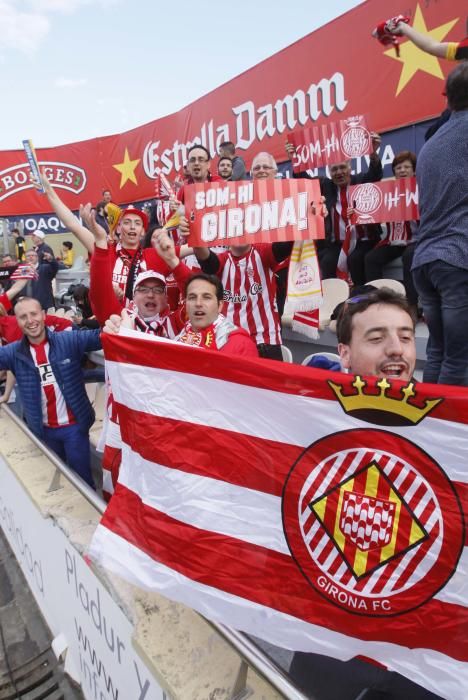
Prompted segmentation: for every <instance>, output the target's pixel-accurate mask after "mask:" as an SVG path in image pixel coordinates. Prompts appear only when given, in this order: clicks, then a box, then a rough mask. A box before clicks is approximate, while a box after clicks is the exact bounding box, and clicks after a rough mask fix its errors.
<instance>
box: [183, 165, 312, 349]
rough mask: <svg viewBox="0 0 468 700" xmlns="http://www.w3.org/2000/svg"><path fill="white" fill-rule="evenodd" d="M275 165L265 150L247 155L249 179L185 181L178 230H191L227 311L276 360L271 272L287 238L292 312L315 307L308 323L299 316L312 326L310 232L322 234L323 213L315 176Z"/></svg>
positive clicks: (277, 336) (284, 252) (277, 332)
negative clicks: (218, 249)
mask: <svg viewBox="0 0 468 700" xmlns="http://www.w3.org/2000/svg"><path fill="white" fill-rule="evenodd" d="M276 172H277V167H276V163H275V161H274V159H273V158H272V156H271V155H270V154H268V153H259V154H257V156H256V157H255V158H254V160H253V163H252V174H253V182H232V183H229V182H223V183H203V184H202V183H200V184H195V185H192V186H191V187H187V188H186V193H185V207H186V213H187V216H188V219H189V220H190V221H185V222H183V223H181V230H182V231H185V232H187V233H188V232H190V244H191V245H192V246H193V247H194V252H195V254H196V256H197V258H198V261H199V263H200V266H201V267H202V269H203V271H204V272H207V273H209V274H216V275H218V276H219V277H220V279H221V281H222V283H223V286H224V289H225V293H224V299H225V306H224V313H225V314H226V316H227V318H228V319H229V320H230V321H231V322H232V323H234V324H235V325H237V326H240V327H242V328H245V329H246V330H247V331H248V332H249V333H250V335H251V337H252V340H254V342H255V343H256V345H257V347H258V350H259V354H260V355H261V356H262V357H267V358H269V359H276V360H282V354H281V329H280V323H279V314H278V308H277V300H276V274H275V273H276V272H277V270H278V266H279V265H280V264H282V263H283V262H284V261H286V260H287V259H288V257H289V255H290V254H291V251H292V250H293V245H294V252H293V255H294V259H293V264H292V266H291V267H290V275H289V287H288V293H289V296H290V298H291V299H292V301H291V304H292V306H293V308H292V312H293V313H294V311H295V310H296V309H297V310H299V309H300V310H301V312H310V311H313V310H314V309H315V310H317V311H316V313H315V316H316V325H315V327H314V326H312V324H311V323H307V324H306V323H303V324H302V325H303V326H304V327H305V328H306V330H309V329H311V330H310V332H311V333H313V332H314V330H315V329H316V327H317V326H318V306H319V305H320V302H321V284H320V275H319V271H318V265H317V262H316V257H315V246H314V243H313V240H312V239H314V238H317V237H318V238H319V237H321V236H323V219H324V217H323V212H322V211H319V209H320V210H321V208H322V205H321V195H320V190H319V187H318V183H311V182H308V181H299V180H297V181H294V180H279V179H276V177H275V176H276ZM312 205H313V206H312ZM313 207H316V208H317V212H316V211H315V209H314V208H313ZM294 241H295V243H294V244H293V242H294ZM310 241H312V242H310ZM303 242H304V243H303ZM219 244H229V250H228V251H226V252H222V253H219V254H216V253H215V252H214V251H213V250H210V248H208V246H210V245H219ZM306 320H307V321H308V319H306Z"/></svg>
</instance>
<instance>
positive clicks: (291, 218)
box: [185, 179, 324, 246]
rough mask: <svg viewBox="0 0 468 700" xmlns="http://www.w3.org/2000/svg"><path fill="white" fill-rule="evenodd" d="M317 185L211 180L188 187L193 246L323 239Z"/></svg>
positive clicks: (310, 182) (288, 181) (187, 195)
mask: <svg viewBox="0 0 468 700" xmlns="http://www.w3.org/2000/svg"><path fill="white" fill-rule="evenodd" d="M319 202H320V187H319V184H318V181H312V180H305V179H304V180H302V179H301V180H262V181H255V182H224V183H222V182H216V183H215V182H211V183H203V184H195V185H190V186H188V187H186V192H185V211H186V215H187V217H188V219H189V221H190V245H193V246H210V245H219V244H221V245H223V244H224V245H226V244H235V245H243V244H245V243H270V242H275V241H294V240H301V241H307V240H310V239H313V238H323V237H324V222H323V217H322V216H319V215H315V213H314V211H315V210H314V204H315V205H317V204H318V203H319Z"/></svg>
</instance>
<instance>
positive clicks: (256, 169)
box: [252, 165, 276, 173]
mask: <svg viewBox="0 0 468 700" xmlns="http://www.w3.org/2000/svg"><path fill="white" fill-rule="evenodd" d="M259 170H276V168H274V167H273V166H272V165H255V166H254V167H253V168H252V172H254V173H258V172H259Z"/></svg>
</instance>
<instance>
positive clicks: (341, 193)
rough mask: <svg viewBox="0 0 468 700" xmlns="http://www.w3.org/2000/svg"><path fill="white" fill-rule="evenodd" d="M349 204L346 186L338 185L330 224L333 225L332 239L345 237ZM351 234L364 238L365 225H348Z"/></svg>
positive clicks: (365, 236) (366, 236)
mask: <svg viewBox="0 0 468 700" xmlns="http://www.w3.org/2000/svg"><path fill="white" fill-rule="evenodd" d="M350 206H351V205H350V204H349V202H348V188H347V187H338V194H337V198H336V203H335V205H334V207H333V209H332V225H333V232H332V235H333V240H334V241H341V242H343V241H344V240H345V239H346V229H347V227H348V226H350V224H349V219H348V208H349V207H350ZM350 229H351V236H352V237H355V238H359V239H360V240H366V239H367V238H368V231H367V228H366V227H365V226H350Z"/></svg>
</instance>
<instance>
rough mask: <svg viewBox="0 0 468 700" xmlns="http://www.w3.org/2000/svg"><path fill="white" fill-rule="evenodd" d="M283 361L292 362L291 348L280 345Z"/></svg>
mask: <svg viewBox="0 0 468 700" xmlns="http://www.w3.org/2000/svg"><path fill="white" fill-rule="evenodd" d="M281 354H282V356H283V362H294V360H293V356H292V352H291V350H290V349H289V348H288V347H286V345H282V346H281Z"/></svg>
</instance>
